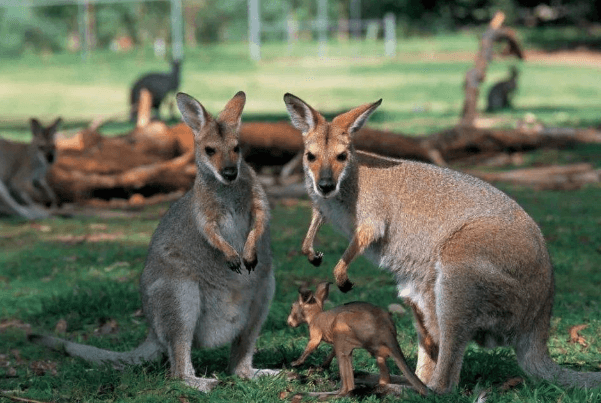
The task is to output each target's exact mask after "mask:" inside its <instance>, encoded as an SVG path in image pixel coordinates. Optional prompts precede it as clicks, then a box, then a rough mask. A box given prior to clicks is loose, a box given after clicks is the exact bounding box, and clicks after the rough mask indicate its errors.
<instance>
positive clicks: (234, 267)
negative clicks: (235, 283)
mask: <svg viewBox="0 0 601 403" xmlns="http://www.w3.org/2000/svg"><path fill="white" fill-rule="evenodd" d="M242 265H243V263H242V259H240V256H238V255H236V256H235V257H234V258H233V259H228V260H227V267H229V268H230V270H231V271H235V272H236V273H238V274H242Z"/></svg>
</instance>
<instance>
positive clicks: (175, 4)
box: [171, 0, 184, 60]
mask: <svg viewBox="0 0 601 403" xmlns="http://www.w3.org/2000/svg"><path fill="white" fill-rule="evenodd" d="M182 31H183V26H182V0H171V57H172V58H173V60H182V58H183V56H184V46H183V39H182Z"/></svg>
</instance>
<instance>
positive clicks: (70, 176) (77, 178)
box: [51, 152, 196, 201]
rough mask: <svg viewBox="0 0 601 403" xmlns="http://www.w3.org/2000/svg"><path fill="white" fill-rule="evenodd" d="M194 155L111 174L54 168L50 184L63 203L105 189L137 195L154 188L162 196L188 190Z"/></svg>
mask: <svg viewBox="0 0 601 403" xmlns="http://www.w3.org/2000/svg"><path fill="white" fill-rule="evenodd" d="M193 161H194V153H193V152H188V153H186V154H184V155H181V156H179V157H176V158H173V159H170V160H167V161H161V162H155V163H152V164H148V165H141V166H137V167H134V168H131V169H128V170H124V171H121V172H118V173H114V174H101V173H96V172H84V171H82V170H66V169H64V168H61V167H60V166H58V167H53V169H52V171H51V173H52V176H51V184H52V186H53V187H54V189H55V190H56V192H57V194H58V195H60V196H59V197H60V198H61V200H63V201H72V200H76V201H78V200H82V199H88V198H90V197H93V196H94V195H95V193H97V192H102V191H106V190H111V189H113V190H117V192H119V191H121V192H124V193H125V194H126V195H127V194H128V193H138V192H139V190H140V189H143V188H153V187H154V188H157V189H160V192H162V193H169V192H172V191H176V190H187V189H189V188H190V186H191V185H192V182H193V181H194V178H195V176H196V167H195V165H194V163H193Z"/></svg>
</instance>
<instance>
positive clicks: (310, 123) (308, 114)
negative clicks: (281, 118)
mask: <svg viewBox="0 0 601 403" xmlns="http://www.w3.org/2000/svg"><path fill="white" fill-rule="evenodd" d="M284 102H285V103H286V109H287V110H288V114H289V115H290V121H291V122H292V125H293V126H294V127H296V128H297V129H298V130H300V131H301V132H302V133H303V134H305V133H308V132H310V131H311V130H313V129H314V128H315V126H316V125H317V123H318V122H319V121H320V119H321V120H324V119H323V117H322V116H321V114H320V113H319V112H317V111H316V110H315V109H313V108H311V107H310V106H309V105H308V104H307V103H306V102H305V101H303V100H302V99H300V98H299V97H296V96H294V95H292V94H290V93H286V94H285V95H284Z"/></svg>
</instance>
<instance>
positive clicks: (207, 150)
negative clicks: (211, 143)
mask: <svg viewBox="0 0 601 403" xmlns="http://www.w3.org/2000/svg"><path fill="white" fill-rule="evenodd" d="M205 153H207V155H208V156H209V157H210V156H211V155H215V149H214V148H213V147H205Z"/></svg>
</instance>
